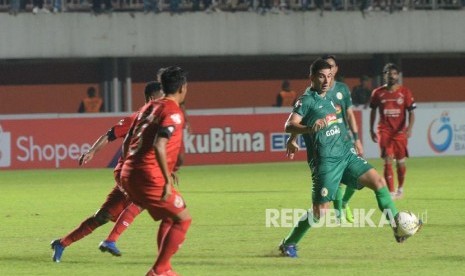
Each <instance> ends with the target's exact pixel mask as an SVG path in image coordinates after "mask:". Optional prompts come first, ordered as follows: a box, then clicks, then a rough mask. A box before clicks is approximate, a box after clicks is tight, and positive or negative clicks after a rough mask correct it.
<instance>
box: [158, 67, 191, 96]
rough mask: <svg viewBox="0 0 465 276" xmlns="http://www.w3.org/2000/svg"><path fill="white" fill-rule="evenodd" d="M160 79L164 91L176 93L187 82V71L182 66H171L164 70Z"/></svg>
mask: <svg viewBox="0 0 465 276" xmlns="http://www.w3.org/2000/svg"><path fill="white" fill-rule="evenodd" d="M160 79H161V87H162V89H163V92H164V93H165V94H174V93H176V92H177V91H178V90H179V89H180V88H181V86H183V85H184V84H185V83H187V73H186V72H185V71H184V70H183V69H182V68H181V67H176V66H171V67H167V68H165V70H163V73H162V74H161V78H160Z"/></svg>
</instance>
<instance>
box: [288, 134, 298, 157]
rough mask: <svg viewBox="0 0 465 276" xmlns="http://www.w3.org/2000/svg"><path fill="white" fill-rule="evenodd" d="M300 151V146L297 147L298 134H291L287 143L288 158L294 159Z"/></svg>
mask: <svg viewBox="0 0 465 276" xmlns="http://www.w3.org/2000/svg"><path fill="white" fill-rule="evenodd" d="M298 151H299V145H297V134H291V136H290V137H289V138H288V139H287V141H286V156H287V157H288V158H289V159H294V154H295V153H296V152H298Z"/></svg>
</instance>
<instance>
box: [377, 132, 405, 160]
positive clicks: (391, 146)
mask: <svg viewBox="0 0 465 276" xmlns="http://www.w3.org/2000/svg"><path fill="white" fill-rule="evenodd" d="M378 141H379V147H380V150H381V157H382V158H385V157H391V158H394V159H397V160H399V159H403V158H405V157H408V150H407V136H406V135H405V133H396V134H391V133H389V132H386V131H380V132H379V133H378Z"/></svg>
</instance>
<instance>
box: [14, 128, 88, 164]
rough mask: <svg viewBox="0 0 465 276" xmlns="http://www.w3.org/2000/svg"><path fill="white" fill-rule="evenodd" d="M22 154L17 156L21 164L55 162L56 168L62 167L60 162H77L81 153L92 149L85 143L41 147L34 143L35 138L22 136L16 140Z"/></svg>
mask: <svg viewBox="0 0 465 276" xmlns="http://www.w3.org/2000/svg"><path fill="white" fill-rule="evenodd" d="M16 146H17V147H18V149H19V151H20V154H18V156H16V159H18V160H19V161H21V162H34V161H39V162H41V161H53V162H54V163H55V167H56V168H59V167H60V162H61V161H63V160H65V159H68V158H69V159H72V160H77V159H78V158H79V156H80V155H81V153H83V152H86V151H88V150H89V149H90V147H91V146H90V145H89V144H87V143H84V144H82V145H78V144H74V143H72V144H69V145H65V144H46V145H39V144H37V143H35V142H34V137H33V136H20V137H18V139H17V140H16Z"/></svg>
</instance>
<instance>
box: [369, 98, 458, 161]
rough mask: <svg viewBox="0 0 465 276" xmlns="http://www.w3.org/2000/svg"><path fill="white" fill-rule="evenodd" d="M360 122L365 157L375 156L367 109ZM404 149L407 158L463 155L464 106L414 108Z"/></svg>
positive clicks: (377, 155)
mask: <svg viewBox="0 0 465 276" xmlns="http://www.w3.org/2000/svg"><path fill="white" fill-rule="evenodd" d="M377 119H379V114H377ZM362 121H363V130H364V131H363V141H364V147H365V153H366V154H365V157H367V158H374V157H379V148H378V144H375V143H374V142H373V141H372V140H371V138H370V133H369V129H370V126H369V123H370V110H364V111H363V120H362ZM408 150H409V154H410V156H411V157H415V156H447V155H465V106H464V107H452V108H439V107H436V108H417V109H415V124H414V126H413V132H412V137H411V138H410V139H409V141H408Z"/></svg>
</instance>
